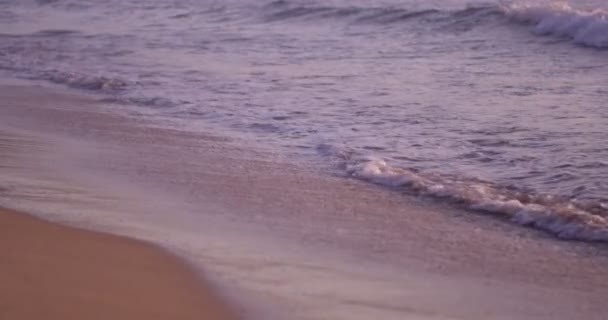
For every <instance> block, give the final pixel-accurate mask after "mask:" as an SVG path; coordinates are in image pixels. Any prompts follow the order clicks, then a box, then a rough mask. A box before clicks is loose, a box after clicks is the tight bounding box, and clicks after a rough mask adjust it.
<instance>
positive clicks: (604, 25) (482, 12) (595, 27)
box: [264, 1, 608, 48]
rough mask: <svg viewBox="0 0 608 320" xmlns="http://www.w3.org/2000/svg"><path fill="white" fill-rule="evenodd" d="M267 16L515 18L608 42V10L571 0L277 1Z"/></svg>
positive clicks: (441, 21)
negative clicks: (450, 0) (552, 0)
mask: <svg viewBox="0 0 608 320" xmlns="http://www.w3.org/2000/svg"><path fill="white" fill-rule="evenodd" d="M264 19H265V20H266V21H267V22H276V21H284V20H301V21H311V20H336V19H339V20H342V21H345V22H347V23H354V24H361V23H368V24H381V25H386V24H396V23H400V22H406V21H408V22H409V21H414V20H415V21H417V22H420V23H427V24H431V25H435V26H436V27H437V28H439V29H441V30H450V27H452V26H455V25H457V24H459V23H463V24H467V25H469V26H470V28H466V29H465V30H469V29H473V28H483V27H484V26H486V25H487V24H488V23H492V22H497V21H502V22H506V24H505V25H506V26H508V25H509V24H510V23H517V24H528V25H533V27H534V33H536V34H538V35H552V36H558V37H565V38H569V39H572V40H573V41H574V42H575V43H577V44H581V45H585V46H590V47H596V48H607V47H608V11H606V10H600V9H597V10H576V9H573V8H572V7H571V6H570V5H568V4H567V3H565V2H560V3H557V4H550V5H539V4H531V3H528V2H526V1H515V2H511V1H509V2H506V1H505V2H502V3H500V4H497V5H494V4H487V5H477V6H469V7H467V8H465V9H460V10H439V9H434V8H427V9H418V10H409V9H404V8H399V7H356V6H352V7H332V6H301V5H292V3H291V2H288V1H275V2H272V3H271V4H269V5H267V6H265V7H264ZM431 30H435V29H433V28H431ZM453 30H457V31H459V30H461V29H458V28H453Z"/></svg>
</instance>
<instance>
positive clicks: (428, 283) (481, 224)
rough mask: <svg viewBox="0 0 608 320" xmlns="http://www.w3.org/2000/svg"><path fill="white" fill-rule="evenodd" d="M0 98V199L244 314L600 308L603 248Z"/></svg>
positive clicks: (140, 127)
mask: <svg viewBox="0 0 608 320" xmlns="http://www.w3.org/2000/svg"><path fill="white" fill-rule="evenodd" d="M0 101H2V102H0V106H1V107H0V136H2V132H3V130H4V131H5V132H8V133H13V134H14V136H13V138H11V139H9V140H10V141H7V142H6V143H4V144H5V148H4V150H8V149H7V148H9V147H10V148H12V149H11V152H7V154H6V155H9V154H10V155H12V156H14V159H13V160H10V159H7V158H6V157H0V204H2V203H3V202H2V201H4V203H5V204H6V205H5V206H8V207H15V208H21V209H23V210H24V211H26V212H32V213H38V214H41V215H42V216H43V217H45V218H46V219H57V220H59V221H66V222H68V223H73V224H74V225H77V226H84V227H90V228H94V229H100V230H104V231H108V232H112V233H114V232H115V233H118V234H123V235H126V236H128V237H135V238H140V239H146V240H149V241H151V242H152V243H156V244H160V245H163V246H165V247H167V248H170V249H175V250H177V252H179V253H180V254H181V255H183V256H184V257H187V258H188V259H190V261H191V262H193V264H195V265H196V266H198V267H200V268H202V269H203V270H205V271H206V275H208V276H209V278H208V279H211V280H213V281H214V283H218V284H220V285H221V286H222V287H221V289H222V290H223V291H222V292H223V293H226V294H227V295H228V296H229V298H230V301H231V302H232V301H235V302H236V304H237V305H238V306H239V311H240V313H241V314H244V315H247V318H248V319H255V320H257V319H263V320H269V319H272V320H274V319H277V320H283V319H290V320H292V319H294V320H295V319H297V320H300V319H302V320H321V319H332V320H338V319H348V320H359V319H360V320H368V319H383V320H389V319H390V320H392V319H395V320H403V319H432V320H437V319H442V320H443V319H450V320H453V319H461V320H487V319H492V320H498V319H500V320H511V319H518V320H520V319H529V320H539V319H546V320H556V319H560V320H561V319H563V320H569V319H579V318H581V319H582V318H584V319H597V320H604V319H605V318H606V317H605V315H606V313H607V312H608V308H607V307H606V304H605V297H606V296H608V285H607V284H608V281H606V280H607V279H608V269H606V268H605V266H606V265H608V248H607V247H606V246H605V245H601V244H598V245H592V244H588V243H577V242H565V241H559V240H556V239H555V238H554V237H551V236H548V235H546V234H544V233H542V232H539V231H537V230H532V229H527V228H522V227H521V226H519V225H515V224H511V223H509V222H508V221H504V220H501V219H496V217H488V216H484V215H479V214H475V213H472V212H467V211H464V210H459V209H456V208H454V207H449V206H442V205H437V204H435V203H430V202H426V201H423V199H414V198H412V197H408V196H406V195H403V194H400V193H398V192H394V191H391V190H387V189H385V188H379V187H377V186H373V185H370V184H365V183H362V182H360V181H354V180H352V179H345V178H344V177H340V176H334V175H328V174H326V173H319V172H317V171H315V169H314V168H313V169H310V168H307V167H303V166H301V165H300V164H299V163H296V162H293V163H292V162H290V161H281V160H280V159H279V161H277V159H276V158H272V154H269V153H267V152H260V151H259V150H258V149H256V148H255V146H250V145H243V144H240V143H239V141H231V140H230V139H229V138H228V137H226V136H221V135H220V133H221V132H211V133H206V132H192V131H182V130H176V129H169V128H166V127H162V126H158V125H155V123H154V122H152V123H147V120H146V118H145V117H143V116H137V117H124V116H122V113H121V112H124V109H125V108H128V106H113V105H107V104H105V103H103V102H102V103H100V102H99V101H96V100H95V99H91V98H87V97H85V96H81V95H77V94H74V93H69V94H67V93H62V92H60V91H57V90H55V89H48V88H43V87H30V86H12V87H11V86H4V87H3V86H1V85H0ZM148 124H151V125H148ZM211 129H212V128H211ZM211 129H209V130H211ZM204 130H206V129H205V128H201V131H204ZM0 140H1V139H0ZM0 144H1V142H0ZM19 146H21V147H22V148H19ZM23 146H25V147H23ZM1 149H2V147H0V150H1ZM16 149H21V150H16ZM6 155H5V156H6ZM25 160H29V161H32V163H25ZM3 166H4V167H3ZM85 173H86V175H84V176H80V175H81V174H85ZM64 175H67V177H65V178H66V179H63V178H64ZM68 178H70V179H68ZM81 178H82V181H81ZM75 182H78V183H82V185H80V184H75ZM41 185H42V186H43V187H42V188H41V187H40V186H41ZM92 186H93V187H95V188H93V189H91V187H92ZM76 187H77V188H76ZM2 188H5V189H6V190H5V191H2V190H1V189H2ZM66 190H67V191H66ZM99 191H113V192H114V193H116V191H118V192H119V193H120V196H121V197H119V198H116V197H113V196H112V197H108V196H106V194H105V193H104V194H103V196H101V194H98V192H99ZM85 198H86V199H88V200H87V201H83V199H85ZM125 200H128V201H125ZM51 203H58V204H60V206H54V207H51V205H50V204H51ZM65 204H71V206H70V208H72V210H71V211H72V214H71V213H69V212H67V211H66V210H62V209H58V208H63V206H65ZM106 205H108V206H112V209H111V210H106ZM133 205H137V206H140V205H145V206H146V208H142V209H145V210H141V211H138V210H133ZM165 206H168V208H167V207H165ZM30 208H36V209H30ZM92 208H97V209H98V210H97V211H92V212H91V211H87V210H90V209H92ZM149 209H151V210H149ZM167 213H170V214H167ZM249 299H251V301H250V300H249ZM243 301H245V303H241V302H243ZM260 306H261V307H260ZM256 308H259V310H258V309H256ZM276 310H279V311H276ZM252 311H253V312H252ZM268 312H277V316H274V317H272V316H268ZM258 313H259V316H258ZM0 318H1V317H0Z"/></svg>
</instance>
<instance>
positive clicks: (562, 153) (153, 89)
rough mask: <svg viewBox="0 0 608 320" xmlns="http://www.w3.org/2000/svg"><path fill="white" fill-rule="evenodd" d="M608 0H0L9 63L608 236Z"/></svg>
mask: <svg viewBox="0 0 608 320" xmlns="http://www.w3.org/2000/svg"><path fill="white" fill-rule="evenodd" d="M606 49H608V5H606V4H604V3H603V1H598V0H596V1H591V0H590V1H570V2H564V1H560V2H550V1H501V2H495V1H464V0H449V1H445V0H444V1H422V0H402V1H397V0H386V1H371V0H370V1H363V0H359V1H357V0H354V1H347V0H333V1H311V0H303V1H297V0H292V1H261V0H240V1H237V0H228V1H211V0H145V1H144V0H140V1H116V0H109V1H75V0H55V1H53V0H44V1H43V0H38V1H8V0H0V73H1V74H2V76H5V77H17V78H24V79H32V80H43V81H50V82H53V83H57V84H60V85H65V86H69V87H72V88H75V89H79V90H88V91H92V92H96V93H99V94H100V95H101V96H102V97H103V99H106V100H107V101H111V102H113V103H119V104H122V105H124V112H125V113H128V114H131V115H134V116H137V114H140V113H141V114H146V115H147V116H149V117H156V118H158V119H159V121H164V120H167V119H170V120H171V123H173V124H174V125H176V126H179V127H181V128H184V129H185V130H197V129H207V128H209V127H213V128H220V129H221V130H222V133H223V134H228V135H230V134H234V135H237V136H239V137H245V138H246V139H251V140H253V141H255V142H256V143H259V144H263V145H264V146H266V147H268V148H270V149H272V150H273V151H275V152H278V153H286V154H295V155H296V156H300V157H302V158H306V159H311V158H313V159H315V161H318V162H320V163H330V164H335V167H336V168H335V170H338V171H340V172H342V173H344V174H347V175H351V176H354V177H357V178H360V179H363V180H367V181H370V182H374V183H379V184H383V185H386V186H388V187H392V188H397V189H400V190H403V191H405V192H407V193H411V194H415V195H423V196H426V197H429V198H431V199H434V200H438V201H449V202H453V203H456V204H457V205H461V206H466V207H469V208H472V209H474V210H482V211H490V212H495V213H498V214H503V215H507V216H508V217H510V218H511V219H513V220H514V221H516V222H518V223H521V224H527V225H532V226H536V227H538V228H541V229H544V230H547V231H550V232H552V233H554V234H556V235H558V236H560V237H563V238H571V239H580V240H601V241H606V240H608V220H607V219H608V192H607V191H608V182H607V181H608V143H607V141H608V130H607V129H606V124H607V123H608V109H607V108H606V105H605V103H606V101H608V88H606V84H607V83H608V51H606Z"/></svg>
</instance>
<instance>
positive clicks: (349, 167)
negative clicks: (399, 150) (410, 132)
mask: <svg viewBox="0 0 608 320" xmlns="http://www.w3.org/2000/svg"><path fill="white" fill-rule="evenodd" d="M318 149H319V151H320V152H321V153H322V154H324V155H326V156H330V157H332V159H334V160H338V161H339V163H340V166H341V167H342V168H343V169H344V170H345V171H346V173H347V174H348V175H349V176H352V177H355V178H358V179H361V180H364V181H368V182H372V183H375V184H380V185H384V186H388V187H393V188H398V189H400V190H404V191H407V192H410V193H413V194H415V195H421V196H427V197H431V198H434V199H441V200H444V201H448V202H450V203H455V204H458V205H461V206H464V207H465V208H468V209H472V210H476V211H482V212H488V213H494V214H499V215H503V216H505V217H507V218H508V219H510V220H511V221H513V222H515V223H518V224H521V225H526V226H531V227H534V228H537V229H540V230H544V231H547V232H550V233H552V234H554V235H555V236H557V237H559V238H561V239H568V240H581V241H602V242H604V241H608V205H606V204H605V203H602V202H599V201H593V200H575V199H567V198H562V197H557V196H552V195H543V194H533V193H529V192H524V191H519V190H515V189H514V188H506V187H500V186H496V185H494V184H492V183H489V182H485V181H480V180H474V179H464V178H459V177H451V176H445V175H441V174H433V173H420V172H417V171H416V170H408V169H402V168H395V167H391V166H390V165H388V164H387V163H386V161H384V160H382V159H379V158H375V157H369V156H363V155H360V154H357V153H356V152H354V151H350V150H343V149H338V148H335V147H333V146H330V145H321V146H319V148H318Z"/></svg>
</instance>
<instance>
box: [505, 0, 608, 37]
mask: <svg viewBox="0 0 608 320" xmlns="http://www.w3.org/2000/svg"><path fill="white" fill-rule="evenodd" d="M501 8H502V10H503V11H504V12H505V14H506V15H507V16H508V17H510V18H512V19H513V20H515V21H519V22H523V23H529V24H533V25H534V31H535V33H537V34H539V35H554V36H559V37H567V38H570V39H572V40H573V41H574V42H575V43H578V44H582V45H585V46H590V47H596V48H608V11H606V10H601V9H596V10H589V11H585V10H576V9H573V8H572V7H570V5H568V3H565V2H562V3H554V4H551V5H543V6H540V5H533V4H527V3H525V2H522V3H519V2H518V3H511V4H502V5H501Z"/></svg>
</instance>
